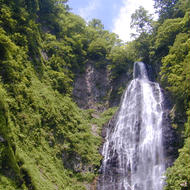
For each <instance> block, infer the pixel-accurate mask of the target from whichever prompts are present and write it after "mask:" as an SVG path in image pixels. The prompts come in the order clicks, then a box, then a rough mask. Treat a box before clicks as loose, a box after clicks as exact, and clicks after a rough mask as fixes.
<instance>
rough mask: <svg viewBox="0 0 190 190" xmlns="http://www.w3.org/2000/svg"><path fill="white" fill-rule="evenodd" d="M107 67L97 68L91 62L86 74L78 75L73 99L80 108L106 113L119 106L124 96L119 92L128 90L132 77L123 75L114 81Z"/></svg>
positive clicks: (127, 74)
mask: <svg viewBox="0 0 190 190" xmlns="http://www.w3.org/2000/svg"><path fill="white" fill-rule="evenodd" d="M108 64H109V63H108ZM108 64H107V65H108ZM107 65H104V66H102V67H96V66H95V62H93V61H89V62H88V63H87V64H86V68H85V72H84V73H82V74H78V75H76V77H75V81H74V89H73V99H74V100H75V101H76V103H77V104H78V106H79V107H80V108H83V109H95V110H97V111H104V110H105V109H107V108H109V107H113V106H118V105H119V103H120V98H121V95H122V93H121V92H119V91H121V89H125V88H126V85H127V83H128V81H130V80H131V79H132V75H131V74H130V73H122V74H121V75H120V76H119V77H118V78H116V79H112V75H111V72H110V71H109V70H108V67H107Z"/></svg>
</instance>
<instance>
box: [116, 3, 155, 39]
mask: <svg viewBox="0 0 190 190" xmlns="http://www.w3.org/2000/svg"><path fill="white" fill-rule="evenodd" d="M153 4H154V3H153V0H146V1H145V0H123V6H122V7H121V8H120V11H119V15H118V17H117V18H116V19H114V20H113V23H114V25H113V30H112V31H113V32H114V33H116V34H118V35H119V37H120V38H121V39H122V40H123V41H125V42H126V41H130V40H132V39H131V38H130V33H132V32H133V31H132V30H131V29H130V22H131V14H133V13H134V12H135V10H136V9H138V8H139V6H143V7H144V8H145V9H146V10H148V11H149V13H152V14H153V13H154V8H153Z"/></svg>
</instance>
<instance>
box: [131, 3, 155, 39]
mask: <svg viewBox="0 0 190 190" xmlns="http://www.w3.org/2000/svg"><path fill="white" fill-rule="evenodd" d="M152 22H153V18H152V15H151V14H149V13H148V11H147V10H145V9H144V8H143V7H142V6H140V7H139V8H138V9H136V11H135V13H133V14H132V15H131V24H130V27H131V29H135V30H136V34H132V35H133V36H139V35H140V34H142V33H150V32H151V30H152Z"/></svg>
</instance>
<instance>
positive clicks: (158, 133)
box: [97, 62, 165, 190]
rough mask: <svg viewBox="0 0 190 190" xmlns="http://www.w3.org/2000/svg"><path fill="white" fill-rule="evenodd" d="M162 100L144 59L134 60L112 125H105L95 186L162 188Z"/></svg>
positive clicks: (112, 189) (101, 189)
mask: <svg viewBox="0 0 190 190" xmlns="http://www.w3.org/2000/svg"><path fill="white" fill-rule="evenodd" d="M162 102H163V97H162V93H161V89H160V87H159V84H158V83H155V82H151V81H149V79H148V75H147V71H146V68H145V65H144V63H142V62H136V63H135V64H134V71H133V80H132V81H131V83H130V84H129V85H128V87H127V89H126V91H125V93H124V96H123V100H122V102H121V106H120V109H119V112H118V115H117V119H116V122H115V126H114V128H108V129H107V135H106V140H105V143H104V145H103V151H102V154H103V157H104V159H103V161H102V166H101V175H100V179H99V184H98V187H97V189H98V190H162V189H163V183H164V179H163V177H164V176H163V173H164V171H165V163H164V154H163V145H162V114H163V109H162Z"/></svg>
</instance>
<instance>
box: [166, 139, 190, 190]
mask: <svg viewBox="0 0 190 190" xmlns="http://www.w3.org/2000/svg"><path fill="white" fill-rule="evenodd" d="M189 146H190V138H189V137H188V138H187V139H186V140H185V143H184V147H183V148H182V149H180V150H179V157H178V158H177V160H176V161H175V163H174V165H173V166H172V167H171V168H168V169H167V173H166V177H167V180H166V187H165V190H171V189H175V190H188V189H189V188H190V184H189V182H190V175H189V173H190V165H189V162H190V149H189Z"/></svg>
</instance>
